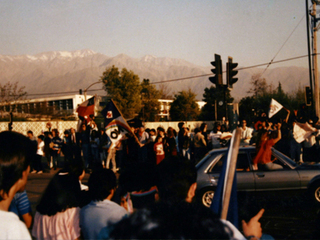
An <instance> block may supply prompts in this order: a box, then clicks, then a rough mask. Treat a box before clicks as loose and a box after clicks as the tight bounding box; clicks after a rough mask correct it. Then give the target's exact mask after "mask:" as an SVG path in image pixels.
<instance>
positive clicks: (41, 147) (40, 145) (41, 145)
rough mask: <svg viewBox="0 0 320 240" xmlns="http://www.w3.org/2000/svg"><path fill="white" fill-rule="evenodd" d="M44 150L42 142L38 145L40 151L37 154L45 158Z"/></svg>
mask: <svg viewBox="0 0 320 240" xmlns="http://www.w3.org/2000/svg"><path fill="white" fill-rule="evenodd" d="M43 148H44V141H41V142H40V143H38V149H37V154H38V155H40V156H43V155H44V153H43Z"/></svg>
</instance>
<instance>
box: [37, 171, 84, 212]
mask: <svg viewBox="0 0 320 240" xmlns="http://www.w3.org/2000/svg"><path fill="white" fill-rule="evenodd" d="M80 192H81V189H80V183H79V179H78V177H77V176H75V175H74V174H70V173H68V172H58V173H57V174H56V175H54V177H53V178H52V179H51V181H50V183H49V185H48V186H47V188H46V190H45V192H44V193H43V195H42V198H41V200H40V203H39V204H38V206H37V211H38V212H39V213H41V214H42V215H48V216H53V215H55V214H56V213H58V212H63V211H65V210H67V209H68V208H73V207H79V206H80Z"/></svg>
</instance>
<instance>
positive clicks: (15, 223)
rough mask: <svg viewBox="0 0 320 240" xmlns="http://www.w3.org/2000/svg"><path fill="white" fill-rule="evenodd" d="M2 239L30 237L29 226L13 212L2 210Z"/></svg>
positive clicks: (0, 228)
mask: <svg viewBox="0 0 320 240" xmlns="http://www.w3.org/2000/svg"><path fill="white" fill-rule="evenodd" d="M0 239H30V240H31V236H30V233H29V231H28V229H27V226H26V225H25V224H24V223H23V222H22V221H20V219H19V217H18V216H17V215H16V214H14V213H13V212H6V211H1V210H0Z"/></svg>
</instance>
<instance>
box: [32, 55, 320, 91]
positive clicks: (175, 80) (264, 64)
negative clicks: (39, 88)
mask: <svg viewBox="0 0 320 240" xmlns="http://www.w3.org/2000/svg"><path fill="white" fill-rule="evenodd" d="M316 55H320V53H317V54H316ZM305 57H308V55H303V56H298V57H292V58H287V59H282V60H278V61H273V62H272V64H276V63H282V62H288V61H292V60H296V59H300V58H305ZM269 64H270V62H268V63H261V64H257V65H252V66H248V67H241V68H237V70H238V71H241V70H245V69H251V68H257V67H262V66H266V65H269ZM223 72H224V73H225V72H226V71H223ZM212 75H213V74H212V73H208V74H202V75H197V76H190V77H184V78H175V79H170V80H164V81H159V82H153V83H150V84H161V83H169V82H177V81H184V80H188V79H193V78H201V77H208V76H212ZM103 90H104V89H102V88H99V89H90V90H88V92H96V91H103ZM75 93H79V90H77V91H68V92H53V93H31V94H27V95H26V96H43V95H62V94H75Z"/></svg>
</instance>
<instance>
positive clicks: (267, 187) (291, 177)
mask: <svg viewBox="0 0 320 240" xmlns="http://www.w3.org/2000/svg"><path fill="white" fill-rule="evenodd" d="M254 155H255V152H251V157H252V159H253V158H254ZM272 158H275V156H274V154H273V153H272ZM273 160H274V159H273ZM275 163H277V164H280V165H281V166H283V169H280V170H273V171H270V170H264V169H258V170H257V171H254V181H255V186H256V191H273V190H294V189H299V188H300V176H299V174H298V172H297V171H296V170H295V169H291V168H289V167H288V166H286V165H285V164H283V162H282V161H280V160H279V159H276V160H275Z"/></svg>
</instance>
